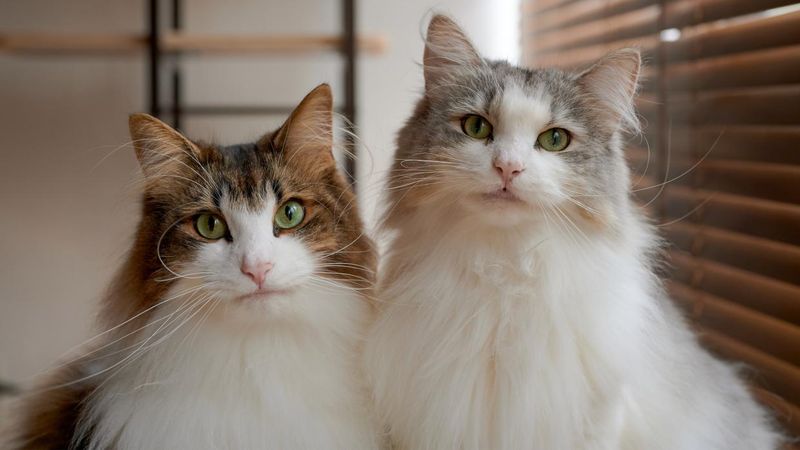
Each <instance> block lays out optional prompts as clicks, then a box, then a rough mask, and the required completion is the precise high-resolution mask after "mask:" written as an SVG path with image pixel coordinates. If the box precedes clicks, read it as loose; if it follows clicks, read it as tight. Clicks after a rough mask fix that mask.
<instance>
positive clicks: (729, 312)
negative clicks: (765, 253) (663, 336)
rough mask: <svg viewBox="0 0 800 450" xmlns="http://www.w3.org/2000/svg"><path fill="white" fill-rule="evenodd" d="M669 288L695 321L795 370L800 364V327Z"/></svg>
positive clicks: (674, 284)
mask: <svg viewBox="0 0 800 450" xmlns="http://www.w3.org/2000/svg"><path fill="white" fill-rule="evenodd" d="M667 287H668V291H669V292H670V294H671V295H672V297H673V298H674V299H675V300H676V301H677V302H678V303H682V304H683V305H684V307H685V308H686V310H687V311H688V312H689V315H690V317H691V318H692V320H695V321H697V322H698V323H701V324H703V325H704V326H708V327H711V328H713V329H715V330H720V331H722V332H724V333H725V334H727V335H728V336H731V337H734V338H736V339H737V340H741V341H744V342H748V343H750V344H751V345H752V346H754V347H756V348H758V349H759V350H761V351H763V352H765V353H768V354H770V355H773V356H775V357H776V358H780V359H782V360H784V361H786V362H788V363H789V364H792V365H794V366H797V365H798V364H799V363H800V347H798V346H797V345H794V344H796V343H797V342H800V327H797V326H794V325H791V324H789V323H786V322H784V321H782V320H779V319H775V318H774V317H770V316H767V315H765V314H762V313H760V312H758V311H756V310H752V309H749V308H745V307H744V306H741V305H737V304H736V303H733V302H730V301H727V300H725V299H723V298H720V297H717V296H714V295H711V294H708V293H706V292H703V291H700V290H697V289H693V288H691V287H689V286H686V285H684V284H681V283H678V282H675V281H669V282H667Z"/></svg>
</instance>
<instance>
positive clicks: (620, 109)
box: [578, 48, 642, 132]
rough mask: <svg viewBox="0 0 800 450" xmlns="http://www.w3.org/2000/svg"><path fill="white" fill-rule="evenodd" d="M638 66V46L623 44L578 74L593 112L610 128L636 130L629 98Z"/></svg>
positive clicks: (639, 58)
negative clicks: (632, 46)
mask: <svg viewBox="0 0 800 450" xmlns="http://www.w3.org/2000/svg"><path fill="white" fill-rule="evenodd" d="M641 66H642V57H641V55H640V54H639V50H637V49H634V48H624V49H621V50H616V51H613V52H611V53H609V54H608V55H606V56H604V57H603V58H602V59H600V60H599V61H598V62H596V63H595V64H594V65H593V66H592V67H590V68H589V69H587V70H586V71H585V72H583V73H582V74H580V75H579V77H578V83H579V84H580V85H581V86H582V87H583V88H584V89H585V90H586V92H587V93H588V94H589V95H590V98H591V99H592V102H593V103H595V104H596V108H597V113H598V114H599V115H600V117H601V118H602V119H603V120H604V121H605V122H606V123H607V124H608V126H610V127H612V128H614V130H617V129H619V128H620V127H621V128H623V129H627V130H628V131H631V132H637V131H638V130H639V120H638V119H637V117H636V109H635V107H634V102H633V98H634V95H635V94H636V88H637V83H638V80H639V70H640V68H641Z"/></svg>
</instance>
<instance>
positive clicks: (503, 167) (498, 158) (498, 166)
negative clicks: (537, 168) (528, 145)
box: [492, 150, 526, 186]
mask: <svg viewBox="0 0 800 450" xmlns="http://www.w3.org/2000/svg"><path fill="white" fill-rule="evenodd" d="M492 165H493V166H494V170H495V171H496V172H497V175H498V176H499V177H500V178H501V179H502V180H503V186H507V185H508V184H510V183H511V181H512V180H513V179H514V178H516V177H517V176H518V175H519V174H521V173H522V172H524V171H525V168H526V167H525V162H524V161H523V160H522V158H520V157H519V156H518V155H515V154H514V152H513V151H508V150H501V151H499V152H498V153H497V154H496V155H495V156H494V158H493V159H492Z"/></svg>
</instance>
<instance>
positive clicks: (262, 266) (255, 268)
mask: <svg viewBox="0 0 800 450" xmlns="http://www.w3.org/2000/svg"><path fill="white" fill-rule="evenodd" d="M241 270H242V273H243V274H245V275H247V276H248V277H249V278H250V279H251V280H253V283H255V284H256V286H258V288H259V289H260V288H262V287H263V285H264V279H265V278H266V277H267V273H268V272H269V271H270V270H272V263H271V262H266V261H257V262H250V261H243V262H242V268H241Z"/></svg>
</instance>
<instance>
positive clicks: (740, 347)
mask: <svg viewBox="0 0 800 450" xmlns="http://www.w3.org/2000/svg"><path fill="white" fill-rule="evenodd" d="M699 331H700V333H699V335H700V340H701V341H702V342H703V344H705V345H706V346H707V347H709V348H710V349H712V350H713V351H714V352H715V353H717V354H718V355H720V356H722V357H723V358H726V359H732V360H739V361H742V362H744V363H745V364H748V365H750V366H752V367H754V368H756V369H758V373H757V374H752V375H753V376H752V378H753V380H752V381H753V382H754V383H756V384H758V385H759V386H761V387H762V388H764V389H766V390H769V391H770V392H774V393H776V394H778V395H780V396H781V397H783V398H784V399H785V400H787V401H789V402H791V403H793V404H795V405H797V404H800V386H798V385H797V382H796V381H797V380H798V379H800V368H798V367H797V366H793V365H791V364H789V363H787V362H786V361H783V360H782V359H779V358H775V357H774V356H771V355H768V354H766V353H764V352H762V351H760V350H758V349H755V348H753V347H751V346H749V345H747V344H744V343H742V342H740V341H737V340H736V339H732V338H731V337H729V336H727V335H725V334H723V333H720V332H718V331H714V330H711V329H706V328H701V329H700V330H699Z"/></svg>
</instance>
